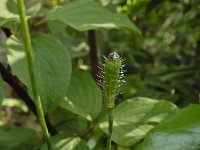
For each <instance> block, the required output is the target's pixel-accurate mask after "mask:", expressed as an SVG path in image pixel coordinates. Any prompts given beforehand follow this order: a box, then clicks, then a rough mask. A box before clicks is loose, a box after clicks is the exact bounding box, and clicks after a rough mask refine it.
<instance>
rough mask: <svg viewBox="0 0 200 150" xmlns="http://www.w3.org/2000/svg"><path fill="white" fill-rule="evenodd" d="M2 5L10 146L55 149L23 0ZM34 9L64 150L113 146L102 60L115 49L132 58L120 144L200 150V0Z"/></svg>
mask: <svg viewBox="0 0 200 150" xmlns="http://www.w3.org/2000/svg"><path fill="white" fill-rule="evenodd" d="M0 10H1V12H0V26H1V31H0V34H1V35H0V42H1V43H0V61H1V64H0V71H1V75H2V76H1V79H0V104H2V105H1V118H0V149H3V150H18V149H19V150H23V149H33V150H37V149H42V150H43V149H47V147H46V145H45V144H44V143H43V141H42V137H41V129H40V126H39V125H38V122H37V117H36V115H35V111H34V105H33V102H32V101H31V98H32V95H31V94H30V92H29V91H30V90H31V89H30V81H29V80H30V79H29V77H28V73H27V69H26V61H25V59H26V58H25V54H24V51H23V43H22V42H21V41H22V39H21V31H20V26H19V17H18V12H17V8H16V1H15V0H1V2H0ZM26 12H27V14H26V15H27V16H26V17H27V19H28V22H29V26H30V29H31V36H32V45H33V48H34V64H35V67H36V68H35V70H36V78H37V82H38V89H39V93H40V96H41V99H42V104H43V108H44V111H45V114H46V121H47V126H48V128H49V131H50V133H51V135H52V138H51V140H52V143H53V145H54V149H58V150H65V149H68V150H70V149H81V150H83V149H86V150H88V149H94V150H100V149H105V143H106V133H107V123H106V118H105V108H104V107H103V105H102V99H101V91H100V89H99V88H98V85H97V84H96V79H97V76H96V73H97V71H98V69H97V66H96V65H97V62H98V61H99V62H102V61H103V59H102V56H103V55H105V56H106V55H107V54H108V53H109V52H112V51H116V52H118V53H119V54H120V55H121V57H122V58H123V59H124V62H125V64H126V67H125V68H126V73H125V74H126V77H125V81H126V83H125V84H124V85H122V86H121V94H119V95H118V98H117V100H116V103H117V107H116V109H115V111H114V131H113V137H112V139H113V143H112V146H113V147H112V148H113V149H116V150H129V149H130V150H134V149H136V150H147V149H148V150H151V149H152V150H160V149H161V147H162V149H163V150H164V149H173V150H180V149H184V150H188V149H190V150H198V149H199V145H200V141H199V129H200V117H199V116H198V114H199V113H200V106H199V104H198V103H199V101H200V20H199V18H200V3H199V1H198V0H190V1H189V0H156V1H154V0H51V1H49V0H41V1H40V0H27V1H26ZM95 37H96V42H95ZM96 48H97V49H96ZM96 50H97V51H96ZM97 56H98V57H97ZM9 73H12V74H11V76H10V74H9ZM12 75H13V76H12ZM16 77H17V79H16ZM95 78H96V79H95ZM12 83H13V84H12ZM8 84H9V85H10V86H9V85H8ZM16 84H17V85H18V86H19V87H16ZM11 87H12V88H13V89H14V90H13V89H12V88H11ZM20 89H23V90H22V91H20ZM191 103H193V104H191Z"/></svg>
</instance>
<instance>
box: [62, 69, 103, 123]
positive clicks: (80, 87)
mask: <svg viewBox="0 0 200 150" xmlns="http://www.w3.org/2000/svg"><path fill="white" fill-rule="evenodd" d="M60 106H61V107H63V108H65V109H68V110H69V111H72V112H74V113H76V114H79V115H81V116H82V117H84V118H86V119H88V120H93V119H94V118H95V117H96V116H97V115H98V114H99V112H100V110H101V106H102V101H101V92H100V90H99V89H98V87H97V85H96V83H95V81H94V80H93V79H92V77H91V75H90V74H89V73H88V72H86V71H83V70H73V72H72V78H71V81H70V84H69V89H68V91H67V97H65V99H64V100H63V101H62V102H61V104H60Z"/></svg>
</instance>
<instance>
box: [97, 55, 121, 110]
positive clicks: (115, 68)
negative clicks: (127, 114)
mask: <svg viewBox="0 0 200 150" xmlns="http://www.w3.org/2000/svg"><path fill="white" fill-rule="evenodd" d="M122 62H123V60H122V59H121V57H120V56H119V54H118V53H117V52H111V53H110V54H109V55H108V57H104V63H103V64H102V65H101V66H98V67H99V70H100V72H99V74H98V77H99V78H100V80H99V81H98V82H97V83H98V84H99V85H100V86H101V88H102V95H103V102H104V104H105V106H106V107H107V108H114V107H115V99H116V96H117V93H118V91H119V87H120V86H121V85H122V84H123V83H124V82H125V81H124V80H123V78H124V70H123V67H124V65H123V64H122Z"/></svg>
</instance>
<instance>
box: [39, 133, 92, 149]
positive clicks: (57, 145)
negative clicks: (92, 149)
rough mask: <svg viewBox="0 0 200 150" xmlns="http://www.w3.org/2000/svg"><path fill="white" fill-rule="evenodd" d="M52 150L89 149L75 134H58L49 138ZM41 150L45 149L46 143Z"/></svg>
mask: <svg viewBox="0 0 200 150" xmlns="http://www.w3.org/2000/svg"><path fill="white" fill-rule="evenodd" d="M51 143H52V145H53V150H89V148H88V146H87V145H86V144H85V143H84V142H83V141H82V140H81V139H80V138H79V137H76V136H71V135H69V134H65V133H64V134H60V135H56V136H54V137H52V138H51ZM41 150H47V146H46V144H45V145H43V146H42V148H41Z"/></svg>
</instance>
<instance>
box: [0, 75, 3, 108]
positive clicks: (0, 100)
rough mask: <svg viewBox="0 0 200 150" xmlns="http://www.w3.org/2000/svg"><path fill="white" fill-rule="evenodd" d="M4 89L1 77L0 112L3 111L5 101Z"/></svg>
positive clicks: (0, 77)
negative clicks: (2, 106) (2, 105)
mask: <svg viewBox="0 0 200 150" xmlns="http://www.w3.org/2000/svg"><path fill="white" fill-rule="evenodd" d="M3 92H4V87H3V79H2V76H0V110H1V104H2V101H3V97H4V93H3Z"/></svg>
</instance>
